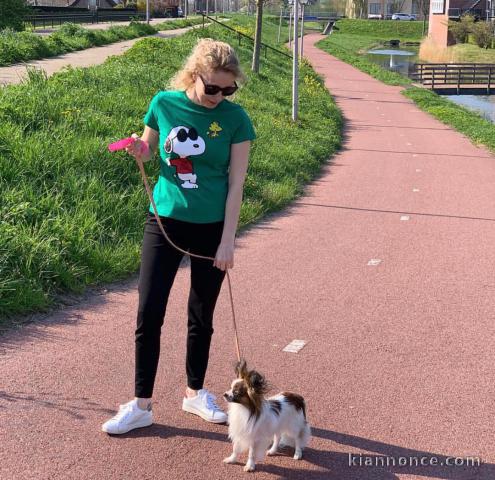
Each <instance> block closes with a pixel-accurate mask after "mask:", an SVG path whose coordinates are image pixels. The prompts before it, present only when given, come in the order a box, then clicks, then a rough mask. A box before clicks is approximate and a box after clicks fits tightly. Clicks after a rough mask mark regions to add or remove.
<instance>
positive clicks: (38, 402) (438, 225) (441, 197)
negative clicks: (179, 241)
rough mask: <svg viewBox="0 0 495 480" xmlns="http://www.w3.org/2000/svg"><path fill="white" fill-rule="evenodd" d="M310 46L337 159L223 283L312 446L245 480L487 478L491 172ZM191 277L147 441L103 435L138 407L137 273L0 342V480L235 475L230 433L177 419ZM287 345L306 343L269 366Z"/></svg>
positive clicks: (176, 305) (475, 153)
mask: <svg viewBox="0 0 495 480" xmlns="http://www.w3.org/2000/svg"><path fill="white" fill-rule="evenodd" d="M319 38H321V36H320V35H319V34H312V35H309V36H308V37H307V40H306V55H307V57H308V58H309V59H310V61H311V62H312V63H313V65H314V67H315V68H316V70H317V71H319V72H320V73H321V74H323V75H325V77H326V85H327V86H328V88H329V89H330V91H331V92H332V94H333V95H334V96H335V98H336V101H337V102H338V105H339V107H340V108H341V109H342V110H343V112H344V116H345V118H346V138H345V143H344V147H343V149H342V151H341V152H340V153H339V154H338V155H337V156H336V157H335V158H334V159H333V161H332V163H331V164H328V165H327V166H325V168H324V169H323V171H322V174H321V176H319V178H318V179H317V180H316V181H315V182H313V183H312V184H311V185H310V186H309V187H308V189H307V191H306V195H305V196H304V197H302V198H300V199H299V200H298V201H297V202H295V203H294V204H293V205H292V206H291V207H290V208H288V209H286V210H285V211H283V212H282V213H280V214H278V215H274V216H272V217H270V218H268V219H266V220H265V221H263V222H261V223H260V224H258V225H257V226H255V227H253V228H251V229H250V230H249V231H247V232H245V233H244V234H243V235H242V236H241V237H240V238H239V240H238V248H237V251H236V252H237V253H236V267H235V268H234V270H233V272H232V279H233V288H234V297H235V301H236V308H237V316H238V324H239V329H240V340H241V346H242V348H243V353H244V355H245V357H246V358H247V359H248V361H249V363H250V364H251V366H255V367H257V368H258V369H259V370H260V371H262V372H263V373H265V374H266V376H267V378H268V379H269V380H270V381H271V382H272V383H273V384H274V385H275V386H276V389H287V390H294V391H297V392H299V393H301V394H303V395H304V396H305V397H306V399H307V404H308V419H309V421H310V423H311V424H312V427H313V438H312V441H311V444H310V446H309V448H308V449H307V450H306V451H305V456H304V459H303V460H302V461H300V462H297V461H295V460H293V459H292V458H291V455H290V454H291V452H290V450H289V451H287V450H286V451H284V452H282V453H281V454H280V455H278V456H276V457H272V458H269V459H268V460H267V461H266V462H265V463H263V464H259V470H258V471H257V472H256V473H255V474H253V475H251V477H250V478H256V479H258V478H259V479H286V478H287V479H304V480H308V479H309V480H313V479H330V480H354V479H359V480H361V479H376V480H392V479H400V480H404V479H411V480H412V479H414V480H418V479H449V480H468V479H476V480H493V479H494V478H495V453H494V449H493V438H494V430H495V426H494V421H493V418H494V415H493V413H494V411H495V386H494V385H495V375H494V371H493V365H494V363H495V361H494V360H495V358H494V357H495V353H494V352H495V322H494V320H495V314H494V312H495V296H494V293H495V281H494V276H493V272H494V270H495V268H494V267H495V264H494V255H493V245H494V244H495V208H494V202H493V185H494V184H495V161H494V160H495V159H494V157H493V155H491V154H490V153H489V152H488V151H487V150H485V149H484V148H477V147H475V146H473V145H472V144H471V143H470V142H469V141H468V140H467V139H466V138H464V137H463V136H462V135H461V134H459V133H456V132H454V131H453V130H451V129H450V128H448V127H446V126H445V125H443V124H441V123H439V122H437V121H436V120H434V119H432V118H431V117H429V116H428V115H427V114H425V113H423V112H421V111H420V110H419V109H418V108H417V107H416V106H415V105H414V104H413V103H412V102H411V101H409V100H408V99H406V98H404V97H403V96H402V95H401V94H400V88H399V87H390V86H386V85H383V84H381V83H380V82H378V81H376V80H374V79H372V78H371V77H369V76H367V75H365V74H364V73H361V72H359V71H357V70H356V69H354V68H353V67H351V66H348V65H346V64H344V63H342V62H340V61H339V60H336V59H335V58H333V57H331V56H330V55H328V54H326V53H323V52H321V51H319V50H317V49H316V48H314V47H313V43H314V42H315V41H316V40H318V39H319ZM301 108H304V105H301ZM143 195H144V190H143ZM405 217H407V219H406V218H405ZM143 218H144V217H143ZM372 259H375V260H377V262H373V263H378V264H376V265H369V262H370V260H372ZM378 260H379V262H378ZM188 277H189V272H188V269H187V268H181V269H180V270H179V273H178V277H177V280H176V284H175V285H174V288H173V290H172V293H171V297H170V300H169V306H168V312H167V317H166V320H165V326H164V334H163V336H162V355H161V360H160V367H159V371H158V375H157V384H156V390H155V402H156V403H155V405H154V415H155V422H156V423H155V424H154V425H153V426H152V427H150V428H145V429H141V430H139V431H134V432H130V433H129V434H126V435H124V436H114V437H110V436H108V435H106V434H104V433H102V432H101V431H100V426H101V423H102V422H103V421H105V420H106V419H107V418H108V417H109V416H111V415H113V414H114V412H115V411H116V408H117V406H118V404H119V403H123V402H125V401H127V400H128V399H130V398H131V396H132V393H133V365H134V353H133V333H134V325H135V312H136V306H137V291H136V279H135V278H133V279H131V280H129V281H128V282H126V283H123V284H119V285H114V286H113V287H111V288H109V290H108V292H107V293H104V294H101V295H95V296H94V297H91V298H90V299H89V300H86V301H84V302H83V303H80V304H78V305H75V306H71V307H67V308H65V309H63V310H59V311H57V312H56V313H53V314H51V315H50V316H49V317H48V318H46V319H44V320H43V321H40V322H38V323H35V324H31V325H28V326H26V327H25V328H23V329H22V330H21V331H18V332H11V333H9V334H7V335H6V336H4V337H2V338H1V339H0V348H1V352H0V354H1V362H0V379H1V380H0V382H1V383H0V390H1V392H0V438H1V441H0V458H1V462H0V478H2V479H3V480H10V479H36V480H40V479H64V480H66V479H84V480H88V479H98V480H100V479H126V480H127V479H136V480H138V479H170V478H173V479H212V480H213V479H214V480H219V479H229V480H230V479H232V478H247V477H245V475H247V474H244V473H243V472H242V470H241V469H242V466H240V465H234V466H232V465H224V464H222V458H224V457H225V456H226V455H228V454H229V452H230V444H229V441H228V438H227V427H226V426H224V425H211V424H207V423H205V422H204V421H202V420H201V419H199V418H197V417H195V416H192V415H189V414H186V413H183V412H182V411H181V410H180V406H181V400H182V395H183V390H184V388H185V365H184V358H185V343H186V337H185V335H186V319H185V312H186V300H187V290H188V285H189V278H188ZM229 308H230V307H229V303H228V298H227V292H226V289H225V288H224V289H223V291H222V295H221V298H220V299H219V303H218V306H217V314H216V318H215V334H214V338H213V342H212V347H211V359H210V365H209V369H208V375H207V380H206V385H205V386H206V387H207V388H209V389H211V390H212V391H213V392H215V393H216V394H217V395H221V393H222V392H224V391H225V390H226V389H227V388H228V386H229V384H230V381H231V379H232V377H233V373H232V366H233V364H234V361H235V354H234V342H233V334H232V326H231V318H230V310H229ZM294 339H302V340H305V341H306V342H307V344H306V346H305V347H304V348H303V349H302V350H300V352H299V353H297V354H295V353H286V352H283V351H282V349H283V347H284V346H285V345H287V344H288V343H289V342H291V341H292V340H294ZM219 401H220V403H221V404H222V403H223V402H222V400H221V399H220V400H219ZM450 456H455V457H467V456H474V457H480V459H481V461H482V462H483V463H482V465H481V466H479V467H461V466H458V467H455V466H446V465H445V462H447V461H450V460H448V457H450ZM401 458H402V459H403V460H401ZM415 458H416V459H417V460H415ZM422 459H423V461H425V460H426V461H428V462H432V463H433V464H432V465H431V466H416V465H415V462H416V461H418V462H420V461H422ZM404 460H405V461H406V462H407V464H408V465H404V466H399V462H402V461H404ZM382 462H383V463H382ZM387 462H388V464H389V466H388V467H387V466H385V467H383V466H381V465H382V464H385V465H386V464H387ZM394 462H395V463H396V464H397V465H396V466H393V463H394ZM435 462H436V463H437V464H435ZM359 463H362V464H363V466H359ZM369 463H371V464H372V465H369ZM410 463H412V466H410V465H409V464H410ZM365 464H368V465H369V466H364V465H365Z"/></svg>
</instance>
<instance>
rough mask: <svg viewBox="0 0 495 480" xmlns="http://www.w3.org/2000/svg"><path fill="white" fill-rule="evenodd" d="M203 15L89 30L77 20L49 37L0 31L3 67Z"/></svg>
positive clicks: (166, 27) (195, 21) (126, 37)
mask: <svg viewBox="0 0 495 480" xmlns="http://www.w3.org/2000/svg"><path fill="white" fill-rule="evenodd" d="M201 22H202V20H201V18H197V17H196V18H191V19H181V20H172V21H169V22H163V23H160V24H159V25H155V26H151V25H148V24H146V23H143V22H130V24H129V26H113V27H110V28H108V29H106V30H90V29H87V28H83V27H81V26H80V25H76V24H74V23H65V24H64V25H62V26H61V27H60V28H59V29H58V30H57V31H56V32H55V33H52V34H51V35H48V36H46V37H44V36H41V35H37V34H35V33H32V32H29V31H25V32H14V31H13V30H3V31H0V66H5V65H12V64H14V63H19V62H26V61H28V60H35V59H40V58H49V57H53V56H56V55H61V54H63V53H67V52H73V51H75V50H84V49H86V48H90V47H95V46H100V45H107V44H110V43H114V42H118V41H120V40H130V39H132V38H138V37H143V36H145V35H153V34H155V33H157V32H159V31H161V30H174V29H177V28H184V27H188V26H191V25H197V24H199V23H201Z"/></svg>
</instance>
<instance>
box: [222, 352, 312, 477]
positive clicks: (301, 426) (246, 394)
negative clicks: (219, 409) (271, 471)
mask: <svg viewBox="0 0 495 480" xmlns="http://www.w3.org/2000/svg"><path fill="white" fill-rule="evenodd" d="M236 374H237V379H236V380H234V381H233V382H232V385H231V389H230V390H229V391H227V392H225V393H224V395H223V396H224V398H225V400H227V402H229V438H230V439H231V440H232V442H233V451H232V455H231V456H230V457H227V458H225V459H224V460H223V461H224V462H225V463H235V462H236V461H237V458H238V456H239V454H241V453H242V452H244V451H246V450H248V451H249V453H248V460H247V463H246V466H245V467H244V470H245V471H246V472H253V471H254V469H255V464H256V462H260V461H262V460H263V459H264V458H265V453H266V454H268V455H275V453H277V449H278V447H279V445H280V444H282V443H283V444H284V445H290V446H294V447H295V453H294V458H295V459H296V460H300V459H301V458H302V450H303V448H304V447H305V446H306V445H307V444H308V441H309V438H310V436H311V429H310V426H309V424H308V422H307V421H306V405H305V402H304V398H303V397H301V396H300V395H298V394H296V393H290V392H281V393H279V394H277V395H274V396H272V397H269V398H265V394H266V393H267V391H268V388H269V387H268V384H267V382H266V380H265V378H264V377H263V375H261V374H260V373H258V372H257V371H256V370H251V371H248V370H247V367H246V362H245V361H241V362H239V363H238V364H237V366H236ZM270 444H271V448H270V449H269V450H268V451H267V449H268V447H269V446H270Z"/></svg>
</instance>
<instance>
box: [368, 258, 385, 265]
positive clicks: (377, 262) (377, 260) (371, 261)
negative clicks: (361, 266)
mask: <svg viewBox="0 0 495 480" xmlns="http://www.w3.org/2000/svg"><path fill="white" fill-rule="evenodd" d="M380 263H382V261H381V260H380V259H379V258H372V259H371V260H370V261H369V262H368V265H372V266H375V265H380Z"/></svg>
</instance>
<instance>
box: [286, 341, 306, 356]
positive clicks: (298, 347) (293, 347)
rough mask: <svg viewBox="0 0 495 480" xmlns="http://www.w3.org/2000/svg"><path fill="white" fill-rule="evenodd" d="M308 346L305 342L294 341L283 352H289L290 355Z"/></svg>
mask: <svg viewBox="0 0 495 480" xmlns="http://www.w3.org/2000/svg"><path fill="white" fill-rule="evenodd" d="M304 345H306V341H305V340H292V342H290V343H289V344H288V345H287V346H286V347H285V348H284V349H283V350H282V351H283V352H289V353H297V352H299V350H301V348H303V347H304Z"/></svg>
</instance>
